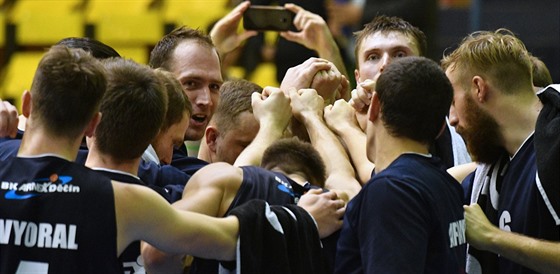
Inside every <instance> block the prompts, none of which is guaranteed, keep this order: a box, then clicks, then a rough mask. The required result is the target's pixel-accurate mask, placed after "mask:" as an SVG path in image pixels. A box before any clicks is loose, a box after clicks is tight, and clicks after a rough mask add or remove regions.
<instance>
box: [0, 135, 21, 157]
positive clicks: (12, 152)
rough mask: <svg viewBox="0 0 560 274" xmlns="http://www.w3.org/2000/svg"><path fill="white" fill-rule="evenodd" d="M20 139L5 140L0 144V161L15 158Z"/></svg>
mask: <svg viewBox="0 0 560 274" xmlns="http://www.w3.org/2000/svg"><path fill="white" fill-rule="evenodd" d="M20 144H21V139H6V140H3V141H2V142H0V160H6V159H8V158H10V157H15V156H16V155H17V152H18V150H19V146H20Z"/></svg>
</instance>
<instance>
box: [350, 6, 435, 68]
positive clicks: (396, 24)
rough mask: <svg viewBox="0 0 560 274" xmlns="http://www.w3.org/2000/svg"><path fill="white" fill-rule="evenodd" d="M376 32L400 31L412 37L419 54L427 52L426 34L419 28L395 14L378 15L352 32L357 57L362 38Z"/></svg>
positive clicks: (423, 54)
mask: <svg viewBox="0 0 560 274" xmlns="http://www.w3.org/2000/svg"><path fill="white" fill-rule="evenodd" d="M376 32H382V33H387V32H400V33H402V34H405V35H408V36H410V37H412V38H414V40H415V41H414V42H415V44H416V46H417V47H418V51H419V52H420V56H425V55H426V54H427V52H428V42H427V39H426V35H425V34H424V32H422V31H421V30H420V29H419V28H417V27H415V26H413V25H411V24H410V23H409V22H407V21H405V20H404V19H402V18H400V17H396V16H386V15H379V16H376V17H375V18H373V20H372V21H371V22H369V23H367V24H365V25H364V28H363V29H362V30H360V31H357V32H355V33H354V37H355V38H356V47H355V49H354V56H356V58H357V57H358V50H359V49H360V47H361V46H362V42H363V41H364V39H365V38H366V37H368V36H370V35H373V34H374V33H376Z"/></svg>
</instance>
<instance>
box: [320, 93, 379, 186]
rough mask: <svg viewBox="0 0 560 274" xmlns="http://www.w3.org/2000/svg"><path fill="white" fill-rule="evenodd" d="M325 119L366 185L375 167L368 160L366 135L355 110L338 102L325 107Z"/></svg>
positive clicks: (359, 177) (346, 104)
mask: <svg viewBox="0 0 560 274" xmlns="http://www.w3.org/2000/svg"><path fill="white" fill-rule="evenodd" d="M324 117H325V122H326V123H327V126H328V127H329V128H330V129H331V130H332V131H333V132H334V133H335V134H336V135H338V136H339V137H340V138H341V139H342V140H343V141H344V143H345V145H346V149H347V150H348V154H349V155H350V159H351V160H352V163H353V165H354V168H355V169H356V172H357V173H358V179H359V180H360V184H361V185H364V184H365V183H366V182H367V181H368V180H369V179H370V178H371V172H372V171H373V168H374V167H375V165H374V164H373V163H372V162H371V161H369V160H368V158H367V154H366V134H365V133H364V132H363V131H362V129H361V128H360V126H359V125H358V121H357V120H356V115H355V110H354V108H352V107H351V106H350V104H349V103H347V102H346V101H344V100H337V101H336V102H335V103H334V105H329V106H326V107H325V111H324Z"/></svg>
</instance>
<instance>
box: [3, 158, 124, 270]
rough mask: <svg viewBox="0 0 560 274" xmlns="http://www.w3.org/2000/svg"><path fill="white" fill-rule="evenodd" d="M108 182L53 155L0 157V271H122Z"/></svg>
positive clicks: (110, 187)
mask: <svg viewBox="0 0 560 274" xmlns="http://www.w3.org/2000/svg"><path fill="white" fill-rule="evenodd" d="M116 252H117V225H116V216H115V202H114V193H113V188H112V185H111V181H110V180H109V179H108V178H106V177H104V176H99V175H98V174H97V173H95V172H93V171H92V170H90V169H88V168H86V167H84V166H81V165H78V164H75V163H73V162H69V161H67V160H64V159H62V158H59V157H56V156H48V155H45V156H40V157H35V158H20V157H14V158H10V159H8V160H6V161H0V273H37V274H43V273H51V274H52V273H56V274H64V273H72V274H73V273H96V274H97V273H122V268H121V266H120V264H119V263H118V260H117V256H116Z"/></svg>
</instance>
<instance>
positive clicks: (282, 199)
mask: <svg viewBox="0 0 560 274" xmlns="http://www.w3.org/2000/svg"><path fill="white" fill-rule="evenodd" d="M241 169H243V182H242V183H241V185H240V186H239V190H238V191H237V194H236V195H235V198H234V199H233V201H232V202H231V205H230V207H229V208H228V210H227V211H226V214H225V215H226V216H227V215H228V214H229V212H230V211H231V210H233V209H234V208H236V207H238V206H241V205H243V204H244V203H246V202H248V201H250V200H253V199H258V200H265V201H267V202H268V203H269V204H270V205H286V204H295V203H297V200H298V199H299V197H300V196H301V195H303V194H304V192H305V191H306V190H309V187H310V186H309V184H306V185H305V186H300V185H299V184H297V183H296V182H294V181H293V180H292V179H290V178H288V177H287V176H286V175H284V174H282V173H279V172H274V171H270V170H266V169H264V168H261V167H256V166H243V167H241ZM218 268H219V265H218V261H215V260H207V259H200V258H195V259H194V261H193V263H192V266H191V269H190V273H191V274H197V273H200V274H212V273H215V274H217V273H218Z"/></svg>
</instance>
